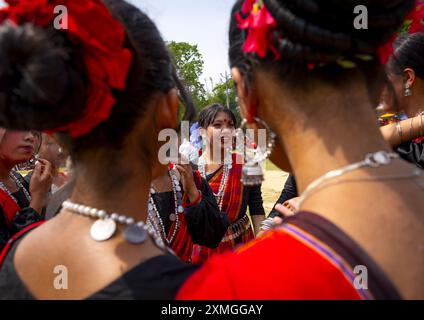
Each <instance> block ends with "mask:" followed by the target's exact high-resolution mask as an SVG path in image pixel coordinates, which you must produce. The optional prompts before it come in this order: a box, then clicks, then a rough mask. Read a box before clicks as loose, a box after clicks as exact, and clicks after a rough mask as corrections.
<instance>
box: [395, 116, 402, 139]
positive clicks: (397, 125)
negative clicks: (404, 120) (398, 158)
mask: <svg viewBox="0 0 424 320" xmlns="http://www.w3.org/2000/svg"><path fill="white" fill-rule="evenodd" d="M396 129H397V133H398V136H399V138H400V144H402V142H403V137H402V126H401V125H400V121H399V122H397V123H396Z"/></svg>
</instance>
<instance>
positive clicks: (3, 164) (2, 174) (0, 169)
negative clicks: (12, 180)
mask: <svg viewBox="0 0 424 320" xmlns="http://www.w3.org/2000/svg"><path fill="white" fill-rule="evenodd" d="M13 167H14V165H13V164H10V163H9V162H8V161H4V159H0V180H1V181H6V180H8V179H9V176H10V172H11V171H12V169H13Z"/></svg>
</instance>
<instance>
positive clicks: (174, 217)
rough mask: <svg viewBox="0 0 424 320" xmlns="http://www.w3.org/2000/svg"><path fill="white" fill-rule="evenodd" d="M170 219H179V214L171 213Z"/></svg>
mask: <svg viewBox="0 0 424 320" xmlns="http://www.w3.org/2000/svg"><path fill="white" fill-rule="evenodd" d="M169 220H171V221H172V222H174V221H175V220H177V216H176V215H175V213H171V214H170V215H169Z"/></svg>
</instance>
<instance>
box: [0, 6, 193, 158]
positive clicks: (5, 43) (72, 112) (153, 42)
mask: <svg viewBox="0 0 424 320" xmlns="http://www.w3.org/2000/svg"><path fill="white" fill-rule="evenodd" d="M103 2H104V4H105V5H106V6H107V7H108V9H109V11H110V12H111V14H112V15H113V16H114V17H115V18H116V19H117V20H119V21H120V22H121V24H122V25H123V27H124V30H125V33H126V42H125V46H126V47H127V48H129V49H130V50H131V51H132V53H133V59H132V64H131V67H130V71H129V75H128V78H127V85H126V88H125V89H124V90H122V91H117V90H114V91H113V95H114V97H115V98H116V104H115V106H114V107H113V109H112V113H111V115H110V117H109V119H107V120H106V121H104V122H102V123H101V124H100V125H98V126H97V127H95V128H94V129H93V130H92V131H91V132H90V133H88V134H86V135H84V136H82V137H79V138H76V139H70V137H69V135H68V134H66V133H60V134H58V136H59V138H60V140H62V142H63V143H65V145H66V146H67V147H68V148H69V151H70V153H71V156H73V158H76V157H77V156H78V154H80V153H83V152H84V151H85V150H93V149H96V148H97V147H99V148H109V149H111V150H119V149H120V148H121V147H122V146H123V143H124V141H125V139H124V138H125V136H126V135H128V134H129V132H131V130H132V128H133V127H134V125H135V123H136V120H137V119H139V118H140V117H142V116H143V114H144V113H145V111H146V106H147V104H148V102H149V101H150V100H151V99H152V97H153V96H154V95H156V94H157V93H159V92H162V93H166V92H168V91H169V90H171V89H173V88H176V89H178V91H179V93H180V99H181V100H183V104H184V105H185V107H186V116H187V117H188V119H191V118H192V117H193V114H194V107H193V104H192V102H191V98H190V96H189V95H188V94H187V92H186V91H185V89H184V87H183V86H182V84H181V83H180V81H179V79H178V77H177V76H176V72H175V69H174V67H173V65H172V62H171V61H172V60H171V57H170V54H169V52H168V49H167V47H166V45H165V42H164V41H163V39H162V37H161V34H160V33H159V31H158V29H157V28H156V26H155V24H154V23H153V22H152V21H151V19H150V18H149V17H147V16H146V15H145V14H144V13H143V12H141V11H140V10H139V9H137V8H136V7H134V6H133V5H131V4H129V3H127V2H126V1H122V0H103ZM93 19H95V17H93ZM82 61H83V60H82V57H81V49H80V48H78V47H77V46H75V45H73V44H71V43H70V41H69V40H68V38H67V35H66V33H64V32H62V31H60V30H54V29H53V28H51V29H42V28H40V27H38V26H35V25H33V24H30V23H28V24H25V25H20V26H16V25H12V24H9V23H3V25H1V26H0V126H3V127H6V128H11V129H15V130H30V129H31V130H32V129H34V130H40V131H44V130H48V129H54V128H58V127H61V126H63V125H66V124H68V123H71V122H73V121H75V120H77V119H79V118H81V117H82V116H83V113H84V108H85V105H86V88H87V87H88V86H87V78H86V74H85V69H84V65H83V63H82ZM176 126H177V124H176ZM74 160H75V159H74Z"/></svg>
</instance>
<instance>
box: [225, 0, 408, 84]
mask: <svg viewBox="0 0 424 320" xmlns="http://www.w3.org/2000/svg"><path fill="white" fill-rule="evenodd" d="M243 2H244V0H238V1H237V2H236V4H235V5H234V7H233V10H232V13H231V23H230V32H229V38H230V39H229V40H230V50H229V58H230V65H231V67H237V68H238V69H239V70H240V72H241V73H242V74H243V75H244V76H245V77H246V79H247V82H249V81H250V76H251V73H252V69H253V68H255V67H258V66H260V67H263V68H268V69H270V70H272V71H273V72H276V73H277V74H278V75H279V77H280V78H281V79H283V78H284V81H285V82H286V83H289V84H291V85H296V84H299V85H303V83H304V82H303V79H301V78H302V77H303V78H304V79H305V80H309V79H310V78H313V77H314V76H318V77H325V79H326V80H332V81H339V79H337V77H335V76H337V75H340V76H344V75H345V74H346V72H347V71H346V70H347V69H343V68H342V67H341V66H339V65H338V64H337V62H338V61H339V60H340V58H342V57H343V58H345V59H347V60H350V61H353V62H354V63H355V64H356V65H357V67H358V68H360V69H361V70H362V71H364V72H368V73H369V74H373V75H374V77H375V75H376V74H378V73H379V71H378V70H379V69H382V68H381V65H380V64H379V62H378V59H377V58H376V51H377V49H378V47H380V46H381V45H383V44H384V43H386V42H387V41H388V40H389V39H390V37H391V36H392V34H394V33H395V32H396V30H398V28H399V27H400V26H401V24H402V22H403V20H404V17H405V15H406V14H407V13H408V12H409V11H410V10H411V9H412V8H413V6H414V3H415V1H414V0H405V1H403V0H364V1H362V2H360V4H362V5H365V6H366V7H367V9H368V23H369V25H368V29H361V30H357V29H355V28H354V25H353V21H354V18H355V14H354V7H355V6H356V5H357V4H358V2H357V1H353V0H345V1H340V0H326V1H318V0H296V1H289V0H263V2H264V4H265V5H266V7H267V9H268V11H269V12H270V14H271V15H272V16H273V17H274V18H275V20H276V22H277V27H276V28H275V30H273V31H272V32H271V35H270V38H271V39H272V43H273V45H274V46H275V48H276V49H277V50H278V52H279V53H280V54H281V59H280V60H279V61H277V62H276V61H275V56H274V55H273V54H272V53H271V52H268V54H267V56H266V57H264V58H259V57H258V56H257V55H256V54H253V53H249V54H246V53H244V52H243V50H242V46H243V43H244V41H245V39H246V37H247V30H242V29H240V28H239V27H238V21H237V18H236V17H237V15H238V14H241V15H242V16H243V14H242V13H241V8H242V5H243ZM364 55H368V56H371V57H373V58H374V59H367V60H364V59H363V56H364ZM310 64H316V65H318V66H320V67H319V68H316V69H314V70H313V72H310V71H309V68H308V67H309V66H310ZM381 73H382V71H381ZM336 79H337V80H336Z"/></svg>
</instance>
